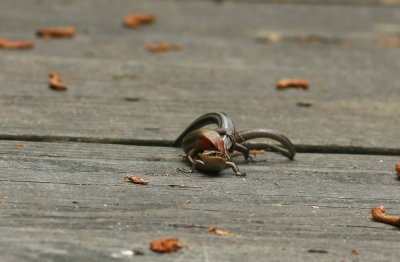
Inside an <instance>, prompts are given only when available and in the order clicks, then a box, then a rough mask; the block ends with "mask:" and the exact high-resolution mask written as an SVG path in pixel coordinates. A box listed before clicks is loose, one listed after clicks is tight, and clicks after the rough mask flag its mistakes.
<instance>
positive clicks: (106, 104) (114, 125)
mask: <svg viewBox="0 0 400 262" xmlns="http://www.w3.org/2000/svg"><path fill="white" fill-rule="evenodd" d="M388 55H389V54H388ZM344 57H345V54H344V53H343V54H342V58H344ZM360 59H361V58H360ZM319 61H322V59H319ZM387 61H392V62H390V63H391V64H392V68H391V69H389V68H385V69H382V70H383V71H384V73H383V74H382V73H381V70H373V69H372V68H371V69H370V68H368V69H364V70H358V71H356V72H354V71H352V70H351V67H352V65H351V64H350V61H349V60H347V62H348V63H345V62H343V66H342V67H341V68H339V67H338V68H335V66H330V69H331V70H320V69H317V65H316V64H315V65H314V66H313V68H310V69H297V68H296V67H295V66H294V65H293V67H290V68H289V67H285V68H277V67H273V66H271V67H264V68H260V67H257V68H256V67H244V68H242V67H238V68H237V67H219V66H216V67H214V68H213V67H210V66H201V65H190V66H188V65H186V66H185V65H184V64H181V65H173V66H170V65H168V64H163V65H161V63H140V62H137V63H136V62H124V63H118V62H114V61H104V60H103V61H102V63H101V66H99V65H98V61H97V60H96V61H93V62H90V61H81V60H79V59H59V58H42V57H25V58H23V57H21V58H15V57H13V56H11V57H9V56H5V57H3V60H1V62H0V64H1V67H2V72H1V73H0V79H3V80H2V84H1V88H2V94H1V95H0V106H1V108H2V110H1V111H0V116H1V117H0V119H1V120H0V121H1V132H0V133H1V134H2V135H43V136H47V135H50V136H75V137H94V138H104V137H108V138H124V139H144V140H146V139H152V140H172V139H174V138H175V137H176V136H177V135H178V134H179V133H180V132H181V130H183V128H184V127H185V126H186V125H187V124H188V123H189V122H190V121H192V120H193V119H195V118H196V117H198V116H199V115H201V114H203V113H206V112H210V111H216V110H221V111H224V112H226V113H227V114H228V115H230V116H231V117H232V119H233V120H234V122H235V123H236V125H237V128H238V129H246V128H260V127H266V128H273V129H277V130H280V131H281V132H284V133H285V134H287V135H288V136H289V137H290V138H291V139H293V141H294V142H295V143H296V144H309V145H331V144H332V145H340V146H349V145H351V146H365V147H369V146H372V147H387V148H400V141H399V140H398V131H397V130H399V128H400V127H399V122H398V121H395V119H397V117H398V115H400V108H399V107H398V106H397V105H398V100H399V99H400V97H399V95H400V94H399V93H398V92H397V91H396V90H397V89H398V88H399V86H398V84H397V83H396V82H392V80H391V79H395V78H396V77H397V74H398V70H396V68H397V69H400V66H399V65H397V64H396V63H397V62H395V61H394V60H389V58H388V60H387ZM345 65H347V66H345ZM342 69H343V70H342ZM49 70H50V71H52V70H55V71H59V72H62V75H63V77H64V82H65V83H67V85H69V88H70V89H69V90H68V91H67V92H65V93H59V92H54V91H52V90H50V89H48V87H47V72H48V71H49ZM13 72H23V73H22V74H13ZM286 76H296V77H301V78H306V79H308V80H310V82H311V88H310V90H309V91H306V92H304V91H302V90H288V91H284V92H279V91H276V90H275V88H274V83H275V81H277V79H279V78H280V77H286ZM135 98H138V101H137V100H135ZM132 100H133V101H132ZM299 101H308V102H311V103H313V106H312V107H311V108H299V107H298V106H297V105H296V103H297V102H299ZM193 105H196V106H195V107H194V106H193Z"/></svg>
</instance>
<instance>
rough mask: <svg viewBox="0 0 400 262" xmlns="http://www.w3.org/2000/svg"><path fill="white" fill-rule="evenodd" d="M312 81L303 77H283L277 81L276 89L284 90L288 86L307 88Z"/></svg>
mask: <svg viewBox="0 0 400 262" xmlns="http://www.w3.org/2000/svg"><path fill="white" fill-rule="evenodd" d="M309 87H310V83H309V82H308V81H306V80H303V79H281V80H279V81H278V83H276V89H278V90H284V89H287V88H301V89H304V90H307V89H308V88H309Z"/></svg>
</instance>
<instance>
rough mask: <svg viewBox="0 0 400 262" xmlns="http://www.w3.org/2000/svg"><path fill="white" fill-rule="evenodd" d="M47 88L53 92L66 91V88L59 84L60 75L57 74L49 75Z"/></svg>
mask: <svg viewBox="0 0 400 262" xmlns="http://www.w3.org/2000/svg"><path fill="white" fill-rule="evenodd" d="M49 77H50V80H49V87H50V88H51V89H54V90H59V91H66V90H67V89H68V88H67V86H66V85H64V84H63V83H62V82H61V78H60V75H59V74H57V73H49Z"/></svg>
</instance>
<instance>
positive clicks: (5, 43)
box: [0, 38, 33, 49]
mask: <svg viewBox="0 0 400 262" xmlns="http://www.w3.org/2000/svg"><path fill="white" fill-rule="evenodd" d="M0 48H4V49H30V48H33V43H32V42H29V41H17V42H13V41H11V40H9V39H7V38H0Z"/></svg>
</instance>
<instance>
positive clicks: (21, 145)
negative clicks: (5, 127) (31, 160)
mask: <svg viewBox="0 0 400 262" xmlns="http://www.w3.org/2000/svg"><path fill="white" fill-rule="evenodd" d="M15 147H18V148H23V147H25V145H24V144H15Z"/></svg>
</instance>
